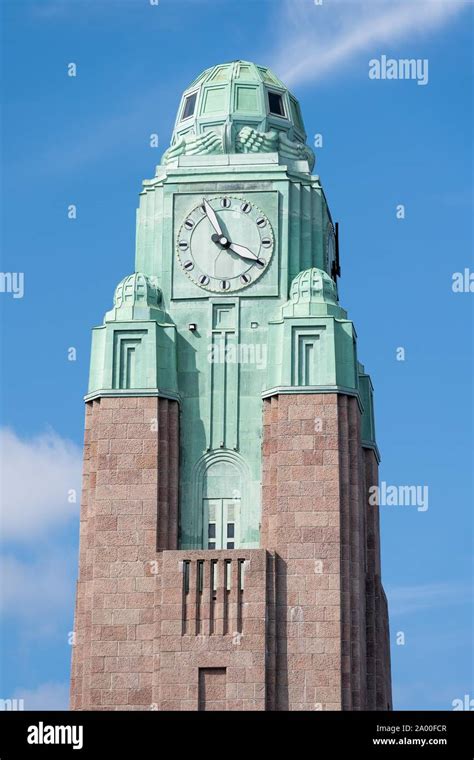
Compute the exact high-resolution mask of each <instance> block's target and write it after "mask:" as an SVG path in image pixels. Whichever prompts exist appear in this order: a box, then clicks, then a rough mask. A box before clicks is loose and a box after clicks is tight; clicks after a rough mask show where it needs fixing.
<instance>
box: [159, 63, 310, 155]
mask: <svg viewBox="0 0 474 760" xmlns="http://www.w3.org/2000/svg"><path fill="white" fill-rule="evenodd" d="M305 142H306V133H305V129H304V124H303V119H302V116H301V110H300V106H299V103H298V101H297V99H296V98H295V97H294V95H292V94H291V93H290V91H289V90H288V88H287V87H285V85H284V84H283V82H282V81H281V80H280V79H278V77H277V76H276V75H275V74H274V73H273V72H272V71H271V70H270V69H268V68H266V67H264V66H257V65H256V64H254V63H251V62H250V61H232V62H231V63H224V64H220V65H218V66H213V67H212V68H209V69H206V70H205V71H203V72H202V74H200V75H199V76H198V77H197V79H195V80H194V82H193V83H192V84H191V85H190V86H189V87H188V88H187V89H186V90H185V91H184V93H183V96H182V98H181V102H180V105H179V109H178V114H177V117H176V123H175V128H174V132H173V136H172V140H171V147H170V149H169V150H168V151H166V153H165V155H164V157H163V163H168V162H169V161H170V160H174V159H175V158H176V157H177V156H178V155H182V154H186V155H202V154H212V153H259V152H267V153H268V152H283V153H284V154H285V155H287V156H289V157H294V158H300V159H306V160H308V161H309V162H310V163H311V164H314V156H313V153H312V151H311V150H310V149H309V148H308V147H307V146H306V145H305Z"/></svg>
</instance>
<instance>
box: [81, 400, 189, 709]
mask: <svg viewBox="0 0 474 760" xmlns="http://www.w3.org/2000/svg"><path fill="white" fill-rule="evenodd" d="M85 427H86V429H85V441H84V481H83V492H82V506H81V529H80V530H81V536H80V553H79V579H78V583H77V601H76V615H75V645H74V647H73V658H72V677H71V708H72V709H76V710H119V709H123V710H149V709H150V705H151V704H152V702H153V699H152V690H153V673H154V670H155V668H156V654H155V652H154V642H155V639H156V635H155V634H156V623H155V597H156V586H157V578H158V572H159V570H158V568H159V554H158V553H157V550H158V549H160V548H164V547H165V546H166V547H167V548H176V546H177V525H178V519H177V516H178V453H179V448H178V447H179V443H178V404H177V403H176V402H175V401H168V400H167V399H161V398H115V397H114V398H102V399H97V400H96V401H92V402H89V403H87V405H86V426H85Z"/></svg>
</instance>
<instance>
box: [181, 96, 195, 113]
mask: <svg viewBox="0 0 474 760" xmlns="http://www.w3.org/2000/svg"><path fill="white" fill-rule="evenodd" d="M196 97H197V93H196V92H193V94H192V95H188V96H187V98H186V100H185V101H184V108H183V115H182V117H181V119H188V118H189V117H190V116H192V115H193V113H194V109H195V107H196Z"/></svg>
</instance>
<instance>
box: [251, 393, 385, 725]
mask: <svg viewBox="0 0 474 760" xmlns="http://www.w3.org/2000/svg"><path fill="white" fill-rule="evenodd" d="M368 463H369V465H370V466H369V465H368ZM376 478H377V472H376V459H375V455H374V453H373V452H372V451H371V450H364V449H363V448H362V446H361V442H360V410H359V406H358V401H357V399H356V398H355V397H352V396H346V395H337V394H294V395H280V396H274V397H272V398H269V399H266V400H265V402H264V436H263V507H262V539H261V545H262V547H263V548H267V549H271V550H272V551H273V552H275V599H276V606H275V616H274V625H275V633H274V635H275V646H274V650H275V652H276V656H275V664H274V669H271V668H270V672H269V679H270V682H271V684H272V687H271V688H272V694H273V700H274V709H277V710H365V709H387V708H389V707H390V706H391V697H390V660H389V650H388V618H387V610H386V605H385V597H384V596H383V590H382V587H381V584H380V567H379V564H377V562H379V560H378V551H379V547H378V514H377V512H376V510H377V508H376V507H372V506H369V505H368V487H369V485H372V484H373V483H376V482H377V479H376ZM366 600H367V601H366Z"/></svg>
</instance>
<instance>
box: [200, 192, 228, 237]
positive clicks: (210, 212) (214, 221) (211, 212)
mask: <svg viewBox="0 0 474 760" xmlns="http://www.w3.org/2000/svg"><path fill="white" fill-rule="evenodd" d="M202 203H203V206H204V211H205V212H206V216H207V218H208V219H209V221H210V223H211V224H212V226H213V227H214V229H215V231H216V233H217V234H218V235H219V236H220V237H224V233H223V232H222V229H221V226H220V224H219V220H218V218H217V216H216V214H215V211H214V209H213V208H212V206H211V205H210V204H209V203H208V202H207V201H206V199H205V198H203V199H202Z"/></svg>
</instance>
